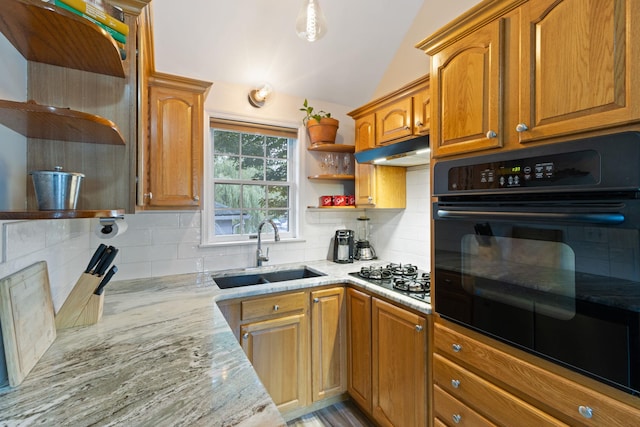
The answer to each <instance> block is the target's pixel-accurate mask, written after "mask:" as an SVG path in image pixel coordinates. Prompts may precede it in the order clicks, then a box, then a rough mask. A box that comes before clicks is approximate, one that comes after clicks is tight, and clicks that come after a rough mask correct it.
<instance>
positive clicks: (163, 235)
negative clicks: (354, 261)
mask: <svg viewBox="0 0 640 427" xmlns="http://www.w3.org/2000/svg"><path fill="white" fill-rule="evenodd" d="M428 188H429V168H428V167H425V166H421V167H414V168H410V169H409V170H408V173H407V208H406V209H403V210H379V211H378V210H375V209H370V210H367V211H364V212H363V211H360V210H354V211H353V212H351V211H336V210H330V211H318V210H305V211H304V212H303V214H302V215H301V218H300V222H301V226H300V229H301V236H300V239H298V240H296V241H294V242H278V243H274V242H273V241H267V242H265V243H264V245H265V248H266V247H268V248H269V249H270V253H269V257H270V261H269V263H268V264H280V263H289V262H301V263H302V262H306V261H312V260H317V259H325V258H331V254H330V253H329V252H330V244H331V239H332V237H333V235H334V233H335V230H337V229H342V228H350V229H354V230H355V229H356V222H357V217H358V216H360V215H362V214H366V215H367V216H369V217H370V218H371V224H372V239H371V240H372V244H373V246H374V248H375V250H376V252H377V255H378V257H379V258H383V259H385V260H389V261H394V262H400V261H401V262H411V263H414V264H417V265H418V266H420V267H421V268H425V269H426V268H428V265H429V250H430V245H429V240H430V239H429V227H430V225H429V224H430V203H429V191H428ZM125 220H126V221H127V223H128V230H127V231H126V232H125V233H124V234H122V235H120V236H117V237H115V238H113V239H107V240H102V239H99V238H98V237H97V236H96V235H95V234H94V229H95V228H96V227H98V226H99V220H98V219H67V220H38V221H5V222H3V223H2V222H0V225H1V226H2V239H1V241H0V253H1V255H2V257H1V261H2V262H0V277H5V276H8V275H9V274H12V273H14V272H17V271H19V270H21V269H22V268H25V267H27V266H29V265H31V264H33V263H35V262H38V261H41V260H44V261H46V262H47V265H48V269H49V279H50V283H51V292H52V298H53V304H54V308H55V310H56V311H57V310H58V309H59V308H60V306H61V305H62V303H63V302H64V299H65V298H66V297H67V295H68V293H69V292H70V291H71V289H72V288H73V286H74V284H75V283H76V281H77V279H78V277H79V276H80V274H81V273H82V272H83V271H84V269H85V268H86V264H87V263H88V261H89V258H90V257H91V254H92V253H93V251H94V250H95V248H96V247H97V246H98V245H99V244H100V243H105V244H110V245H114V246H116V247H117V248H118V249H119V250H120V252H119V253H118V256H117V257H116V260H115V264H116V265H117V266H118V274H117V275H116V277H115V278H114V280H126V279H135V278H144V277H158V276H164V275H170V274H182V273H192V272H202V271H215V270H224V269H229V268H243V267H249V266H253V265H254V263H255V258H254V257H255V244H245V245H233V246H213V247H202V246H201V245H200V237H201V236H200V233H201V232H202V231H201V213H200V212H199V211H195V212H151V213H146V212H143V213H138V214H135V215H125Z"/></svg>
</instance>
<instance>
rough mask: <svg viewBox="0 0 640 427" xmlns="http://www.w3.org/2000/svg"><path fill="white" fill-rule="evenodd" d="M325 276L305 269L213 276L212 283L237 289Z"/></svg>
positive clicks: (223, 287) (225, 287)
mask: <svg viewBox="0 0 640 427" xmlns="http://www.w3.org/2000/svg"><path fill="white" fill-rule="evenodd" d="M320 276H326V274H324V273H320V272H318V271H314V270H311V269H309V268H307V267H301V268H294V269H291V270H277V271H265V272H262V273H242V274H236V275H233V276H220V277H216V276H215V275H214V276H213V281H214V282H215V283H216V285H218V287H219V288H220V289H228V288H237V287H240V286H253V285H262V284H265V283H272V282H285V281H287V280H297V279H306V278H309V277H320Z"/></svg>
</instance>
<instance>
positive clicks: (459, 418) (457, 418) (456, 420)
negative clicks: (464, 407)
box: [451, 414, 462, 424]
mask: <svg viewBox="0 0 640 427" xmlns="http://www.w3.org/2000/svg"><path fill="white" fill-rule="evenodd" d="M451 419H453V422H454V423H456V424H460V421H462V416H461V415H460V414H453V416H452V417H451Z"/></svg>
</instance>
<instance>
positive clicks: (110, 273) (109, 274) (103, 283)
mask: <svg viewBox="0 0 640 427" xmlns="http://www.w3.org/2000/svg"><path fill="white" fill-rule="evenodd" d="M117 272H118V267H116V266H115V265H114V266H113V267H111V269H110V270H109V271H108V272H107V274H105V275H104V277H103V278H102V281H101V282H100V284H99V285H98V287H97V288H96V290H95V292H94V295H102V292H104V287H105V286H107V283H109V280H111V278H112V277H113V275H114V274H116V273H117Z"/></svg>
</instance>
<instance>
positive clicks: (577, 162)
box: [448, 150, 600, 192]
mask: <svg viewBox="0 0 640 427" xmlns="http://www.w3.org/2000/svg"><path fill="white" fill-rule="evenodd" d="M599 177H600V156H599V155H598V153H597V152H596V151H594V150H584V151H576V152H571V153H562V154H554V155H548V156H537V157H525V158H520V159H510V160H502V161H490V162H482V163H476V164H469V165H464V166H456V167H452V168H451V169H449V174H448V190H449V191H451V192H455V191H468V190H488V189H506V188H523V187H525V188H528V187H555V186H577V185H593V184H596V183H598V182H599Z"/></svg>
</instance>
